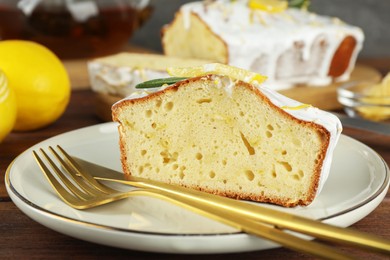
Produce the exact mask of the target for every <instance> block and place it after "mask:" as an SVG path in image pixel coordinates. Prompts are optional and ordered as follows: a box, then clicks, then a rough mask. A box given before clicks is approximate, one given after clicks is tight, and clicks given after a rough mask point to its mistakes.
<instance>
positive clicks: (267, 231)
mask: <svg viewBox="0 0 390 260" xmlns="http://www.w3.org/2000/svg"><path fill="white" fill-rule="evenodd" d="M57 147H58V149H59V151H60V152H61V154H62V155H63V156H64V158H65V160H64V159H63V158H62V157H61V156H60V155H59V154H58V153H57V152H56V151H55V150H54V149H53V148H52V147H49V149H50V151H51V152H52V153H53V154H54V156H55V158H56V159H57V160H58V161H59V163H60V164H61V165H62V167H63V168H64V169H65V172H66V175H67V176H68V177H67V176H65V174H64V173H63V172H62V171H61V170H60V169H59V168H58V167H57V166H56V164H55V163H54V161H53V160H52V159H51V158H50V157H49V155H48V154H47V153H46V152H44V150H43V149H40V151H41V153H42V154H43V156H44V157H45V159H46V160H47V162H48V163H49V165H50V166H51V167H52V169H53V170H54V172H55V174H56V175H57V176H58V177H59V179H60V180H61V182H62V183H63V184H61V183H60V182H59V181H58V180H57V179H56V178H55V177H54V175H53V174H52V173H51V171H50V170H49V168H48V167H47V166H46V165H45V163H44V162H43V160H42V159H41V158H40V157H39V155H38V154H37V152H35V151H33V154H34V156H35V158H36V160H37V162H38V164H39V166H40V167H41V169H42V171H43V172H44V174H45V175H46V177H47V179H48V180H49V182H50V183H51V185H52V186H53V188H54V190H55V191H56V192H57V194H58V195H59V196H60V197H61V198H62V199H63V200H64V201H65V202H66V203H67V204H69V205H70V206H71V207H74V208H78V209H87V208H91V207H96V206H98V205H102V204H106V203H109V202H112V201H116V200H120V199H123V198H127V197H129V196H139V195H143V196H145V195H146V196H152V197H157V198H160V199H163V200H166V201H169V202H172V203H175V204H177V205H179V206H182V207H185V208H187V209H190V210H192V211H195V212H197V213H200V214H202V215H205V216H207V217H210V218H212V219H214V220H217V221H220V222H223V223H225V224H227V225H230V226H233V227H235V228H237V229H240V230H242V231H244V232H247V233H249V234H253V235H257V236H260V237H263V238H266V239H269V240H271V241H274V242H276V243H279V244H281V245H283V246H285V247H288V248H291V249H294V250H298V251H301V252H306V253H309V254H312V255H315V256H319V257H323V258H331V259H351V257H349V256H345V255H343V254H341V253H340V252H338V251H336V250H334V249H332V248H329V247H326V246H324V245H322V244H319V243H317V242H314V241H308V240H304V239H300V238H298V237H296V236H293V235H291V234H287V233H285V232H283V231H282V230H280V229H279V228H283V229H289V230H293V231H298V232H300V233H303V234H307V235H310V236H313V237H317V238H321V239H327V240H330V241H333V242H344V243H346V244H349V245H355V246H358V247H361V248H363V249H364V248H365V249H371V250H372V249H373V250H375V251H378V252H382V253H385V254H389V253H390V243H389V241H386V240H384V239H382V238H378V237H375V236H372V235H368V234H362V233H360V232H357V231H353V230H351V229H345V228H338V227H334V226H330V225H326V224H324V223H321V222H319V221H315V220H310V219H307V218H302V217H298V216H294V215H291V214H288V213H284V212H280V211H276V210H272V209H269V208H264V207H259V206H254V205H251V204H248V203H245V202H241V201H237V200H232V199H228V198H224V197H219V196H216V195H212V194H208V193H204V192H199V191H194V190H190V189H186V188H183V187H179V186H172V185H168V184H163V183H158V182H154V181H151V180H144V179H141V178H134V177H132V179H133V181H130V182H129V181H118V180H111V181H116V182H122V183H124V184H129V185H132V186H136V187H141V188H144V189H142V190H133V191H128V192H120V191H117V190H114V189H112V188H110V187H108V186H106V185H104V184H102V183H100V182H98V181H96V180H95V179H94V178H93V177H92V176H91V175H90V174H88V173H87V172H85V171H83V170H82V169H81V168H80V166H78V165H77V163H76V162H75V161H74V160H73V158H72V157H71V156H69V155H68V154H67V153H66V152H65V151H64V150H63V149H62V148H61V147H59V146H57ZM80 176H81V177H80ZM64 186H65V187H64ZM273 226H275V227H273Z"/></svg>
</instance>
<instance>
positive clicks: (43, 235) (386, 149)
mask: <svg viewBox="0 0 390 260" xmlns="http://www.w3.org/2000/svg"><path fill="white" fill-rule="evenodd" d="M360 62H363V63H365V64H368V65H370V66H373V67H375V68H377V69H378V70H379V71H380V72H381V73H382V74H385V73H387V72H388V71H389V69H390V59H376V60H375V59H365V60H361V61H360ZM102 122H103V121H102V120H101V119H99V118H98V117H97V116H96V114H95V108H94V95H93V93H92V92H91V91H90V90H74V91H73V92H72V97H71V101H70V104H69V106H68V108H67V110H66V112H65V114H64V115H63V116H62V117H61V118H60V119H59V120H58V121H57V122H55V123H54V124H52V125H50V126H49V127H46V128H44V129H41V130H37V131H33V132H26V133H11V134H10V135H8V136H7V137H6V139H5V140H3V142H2V143H0V173H1V178H0V234H1V236H0V259H30V258H35V259H48V258H69V256H71V257H73V258H74V259H95V258H99V259H101V258H114V257H115V258H117V259H122V258H124V259H156V258H157V259H183V258H184V259H199V258H202V259H204V260H206V259H214V260H217V259H237V258H241V259H260V258H261V259H313V258H312V257H310V256H307V255H303V254H301V253H297V252H294V251H291V250H288V249H284V248H278V249H271V250H264V251H255V252H247V253H235V254H216V255H202V256H199V255H172V254H155V253H147V252H138V251H131V250H123V249H117V248H114V247H107V246H101V245H97V244H93V243H89V242H85V241H81V240H77V239H74V238H71V237H68V236H65V235H62V234H60V233H57V232H55V231H52V230H50V229H48V228H46V227H44V226H42V225H40V224H38V223H36V222H35V221H33V220H31V219H30V218H29V217H27V216H26V215H25V214H23V213H22V212H21V211H20V210H19V209H18V208H17V207H16V206H15V205H14V204H13V202H12V201H11V199H10V198H9V196H8V194H7V192H6V190H5V184H4V174H5V172H6V169H7V167H8V165H9V164H10V163H11V162H12V160H13V159H14V158H15V157H16V156H17V155H19V154H20V153H22V152H23V151H24V150H26V149H27V148H29V147H31V146H32V145H34V144H36V143H38V142H40V141H43V140H45V139H47V138H49V137H52V136H55V135H57V134H61V133H65V132H68V131H70V130H74V129H78V128H81V127H84V126H89V125H94V124H99V123H102ZM344 134H346V135H350V136H352V137H354V138H355V139H358V140H360V141H362V142H364V143H366V144H367V145H369V146H370V147H372V148H373V149H374V150H376V151H377V152H378V153H379V154H380V155H381V156H382V157H383V158H384V159H385V161H386V162H387V163H388V164H390V141H389V139H385V138H383V137H381V136H375V135H372V134H371V135H370V134H367V133H366V132H362V131H358V130H354V129H345V130H344ZM351 181H353V180H351ZM389 220H390V193H388V194H387V196H386V197H385V199H384V200H383V202H382V203H381V204H380V205H379V207H378V208H376V209H375V210H374V211H373V212H372V213H371V214H370V215H368V216H367V217H366V218H364V219H362V220H361V221H359V222H358V223H356V224H354V225H353V226H352V228H354V229H357V230H360V231H363V232H367V233H371V234H376V235H378V236H382V237H384V238H387V239H390V222H389ZM334 246H336V245H334ZM337 247H338V248H340V249H341V250H344V251H345V252H347V253H351V254H354V255H356V256H359V257H361V258H362V259H386V258H385V257H384V256H383V255H377V254H373V253H371V252H364V251H361V250H356V249H353V248H349V247H344V246H337Z"/></svg>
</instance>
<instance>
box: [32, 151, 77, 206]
mask: <svg viewBox="0 0 390 260" xmlns="http://www.w3.org/2000/svg"><path fill="white" fill-rule="evenodd" d="M33 155H34V157H35V160H36V161H37V163H38V165H39V167H40V168H41V170H42V172H43V173H44V174H45V176H46V178H47V180H48V181H49V183H50V185H51V186H52V187H53V189H54V190H55V192H56V193H57V195H58V196H59V197H60V198H61V199H62V200H63V201H65V202H66V203H67V204H69V205H71V206H72V205H75V204H77V202H78V201H79V199H77V198H76V197H75V196H74V195H72V194H71V193H70V192H68V191H67V190H66V189H65V188H64V187H63V186H62V185H61V184H60V183H59V182H58V181H57V179H56V178H55V177H54V176H53V174H52V173H51V172H50V170H49V168H47V166H46V164H45V163H44V162H43V160H42V159H41V158H40V157H39V155H38V154H37V152H35V151H33Z"/></svg>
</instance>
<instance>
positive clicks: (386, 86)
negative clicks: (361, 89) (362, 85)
mask: <svg viewBox="0 0 390 260" xmlns="http://www.w3.org/2000/svg"><path fill="white" fill-rule="evenodd" d="M366 94H367V95H368V97H365V98H362V101H363V102H367V103H370V104H372V106H367V107H359V108H358V109H357V110H358V111H359V113H360V114H361V115H362V116H363V117H364V118H368V119H371V120H374V121H382V120H387V119H389V118H390V73H388V74H387V75H386V77H385V78H384V79H383V80H382V81H381V82H380V83H379V84H376V85H374V86H372V87H371V88H369V89H368V90H367V93H366ZM375 104H377V105H378V106H375Z"/></svg>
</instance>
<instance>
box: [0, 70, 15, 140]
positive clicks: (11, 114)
mask: <svg viewBox="0 0 390 260" xmlns="http://www.w3.org/2000/svg"><path fill="white" fill-rule="evenodd" d="M15 120H16V99H15V94H14V92H13V90H12V89H11V88H9V86H8V80H7V78H6V76H5V75H4V73H3V72H2V71H1V70H0V142H1V141H2V140H3V139H4V137H5V136H6V135H7V134H9V132H11V130H12V128H13V127H14V124H15Z"/></svg>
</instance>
